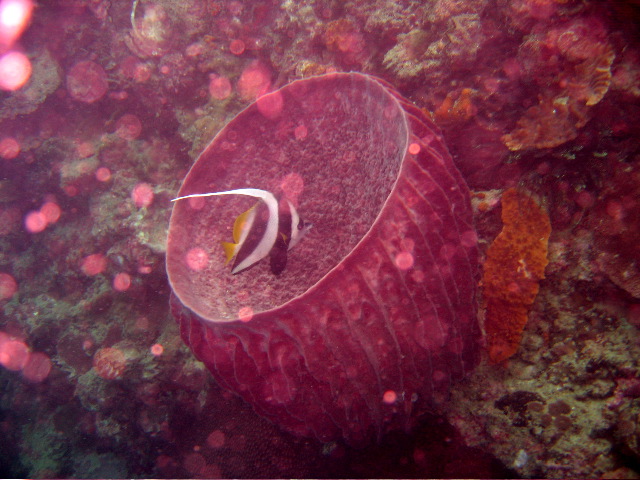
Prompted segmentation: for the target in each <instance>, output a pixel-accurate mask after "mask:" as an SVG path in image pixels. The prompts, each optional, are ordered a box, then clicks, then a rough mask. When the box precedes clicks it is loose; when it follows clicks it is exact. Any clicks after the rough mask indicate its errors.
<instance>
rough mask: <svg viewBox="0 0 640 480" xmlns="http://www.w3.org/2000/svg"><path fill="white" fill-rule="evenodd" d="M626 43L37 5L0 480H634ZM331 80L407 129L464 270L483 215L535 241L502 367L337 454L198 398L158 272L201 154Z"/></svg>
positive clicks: (4, 191) (635, 230) (471, 17)
mask: <svg viewBox="0 0 640 480" xmlns="http://www.w3.org/2000/svg"><path fill="white" fill-rule="evenodd" d="M639 21H640V6H639V5H638V2H636V1H631V0H627V1H617V2H600V1H589V0H511V1H507V0H464V1H463V0H430V1H425V2H413V1H409V0H403V1H390V0H373V1H363V0H348V1H344V2H340V1H333V0H301V1H290V0H272V1H265V2H250V1H240V0H229V1H223V0H183V1H175V0H135V1H133V2H126V1H109V0H60V1H58V2H42V3H41V4H38V5H37V7H36V8H34V10H33V12H32V20H31V24H30V26H29V27H28V28H27V29H26V30H25V31H24V33H23V35H22V37H21V38H20V40H19V43H18V48H19V49H20V50H21V51H23V52H24V54H25V55H26V57H27V58H28V59H29V61H30V64H31V76H30V79H29V80H28V82H27V83H26V84H25V85H24V86H22V87H21V88H18V89H15V90H7V91H2V92H0V169H1V170H0V171H1V172H2V175H1V178H0V363H1V364H2V367H1V368H0V392H1V393H0V428H1V431H2V440H1V441H0V470H1V473H2V474H3V476H4V477H24V478H38V477H85V478H86V477H101V478H109V477H120V478H125V477H136V476H146V477H155V478H161V477H186V476H189V477H219V476H222V477H234V476H235V477H251V476H253V477H258V476H263V477H302V476H318V477H320V476H322V477H325V478H327V477H331V476H343V477H345V476H352V477H364V476H376V477H383V476H403V477H439V476H449V477H465V476H466V477H482V476H484V477H485V478H489V477H495V476H505V475H511V476H527V477H532V476H536V477H547V478H561V477H606V478H629V477H635V478H637V477H638V475H639V473H638V472H639V471H640V467H639V465H640V460H639V458H640V409H639V403H638V402H640V400H639V397H640V366H639V365H638V359H640V345H639V338H640V337H639V330H638V329H639V328H640V247H639V245H638V242H637V239H638V238H640V216H639V215H640V214H639V212H640V208H639V205H638V203H639V202H640V153H639V138H640V136H639V135H638V132H639V130H640V129H639V123H640V45H639V44H638V39H637V35H636V29H637V25H638V23H639ZM3 48H4V47H3ZM352 70H355V71H362V72H365V73H369V74H373V75H376V76H379V77H381V78H383V79H384V80H386V81H388V82H389V83H390V84H392V85H394V86H395V87H396V88H397V89H398V90H399V91H401V93H402V94H403V95H404V96H406V97H407V98H409V99H410V100H411V101H413V102H414V103H415V105H416V106H417V107H418V108H421V109H424V111H426V112H427V111H428V112H432V113H433V118H434V120H435V122H436V123H437V124H438V125H439V126H440V128H441V129H442V131H443V134H444V138H445V140H446V143H447V145H448V147H449V149H450V151H451V153H452V155H453V157H454V160H455V162H456V165H457V166H458V168H459V169H460V171H461V172H462V174H463V176H464V177H465V180H466V181H467V183H468V184H469V187H470V188H471V189H472V190H473V192H474V199H473V203H474V209H475V220H476V226H477V230H478V234H479V242H480V243H479V246H480V250H481V253H482V255H483V259H482V261H483V262H484V258H485V257H486V256H487V255H488V253H487V250H488V248H489V245H490V244H491V242H493V240H494V239H495V238H496V237H497V236H498V234H499V232H500V230H501V229H502V220H501V196H502V192H503V191H505V190H507V189H510V188H514V187H515V188H517V189H518V191H519V192H524V194H527V195H531V196H533V198H535V199H536V201H537V202H538V203H539V205H540V207H541V208H542V209H544V212H545V213H546V214H548V217H549V221H550V224H551V234H550V237H549V239H548V245H547V247H548V254H547V255H548V265H547V266H546V270H545V271H544V277H545V278H544V279H541V280H540V283H539V292H538V295H537V297H536V298H535V300H534V301H533V303H532V305H531V307H530V312H529V313H528V322H527V323H526V325H525V326H524V330H523V331H522V340H521V342H520V344H519V346H517V349H516V352H515V354H513V356H511V357H510V358H509V359H508V360H506V361H504V362H500V363H491V362H490V361H489V355H488V352H486V351H485V353H484V357H485V358H484V359H483V362H482V363H481V365H480V366H479V367H478V368H477V369H476V371H475V372H473V373H472V374H471V375H470V376H469V377H467V378H466V379H464V380H462V381H461V382H459V383H458V384H457V385H456V388H455V389H454V391H453V393H452V396H451V398H450V399H449V400H448V401H447V402H445V403H444V404H443V406H442V408H441V410H440V411H434V412H433V415H432V416H429V417H427V418H425V419H424V423H423V425H422V426H420V427H419V428H416V429H415V430H414V431H413V432H411V433H403V432H397V433H393V434H390V435H389V436H387V437H386V438H385V439H383V441H382V443H381V444H380V445H375V446H371V447H369V448H366V449H363V450H354V449H351V448H349V447H347V446H346V445H344V444H342V443H341V442H332V443H328V444H321V443H319V442H315V441H313V440H308V439H301V438H294V437H291V436H289V435H286V434H284V433H282V432H281V431H279V430H278V429H277V428H276V427H275V426H274V425H271V424H270V423H268V422H266V421H265V420H262V419H260V418H258V417H256V416H255V415H254V414H253V413H252V412H251V410H250V408H249V407H248V406H246V405H245V404H244V403H242V402H241V401H240V400H239V399H237V398H236V397H234V396H232V395H230V394H228V393H226V392H224V391H222V390H221V389H220V388H219V387H218V386H217V385H216V384H215V383H213V382H212V381H211V378H210V376H209V374H208V373H207V371H206V370H205V369H204V368H203V366H202V365H201V364H200V363H198V362H196V361H195V360H194V358H193V357H192V355H191V353H190V352H189V350H188V349H187V348H186V347H185V346H184V345H183V344H182V341H181V340H180V337H179V333H178V329H177V326H176V324H175V322H174V320H173V319H172V318H171V315H170V312H169V305H168V296H169V288H168V286H167V280H166V275H165V269H164V251H165V237H166V228H167V224H168V217H169V213H170V208H171V204H170V199H171V198H173V195H174V194H175V192H176V191H177V190H178V187H179V185H180V183H181V181H182V179H183V178H184V176H185V174H186V172H187V170H188V169H189V167H190V165H191V164H192V163H193V160H194V159H195V158H196V157H197V155H198V154H199V153H200V152H201V151H202V150H203V148H204V146H206V145H207V143H208V142H209V141H210V140H211V138H212V137H213V136H214V135H215V133H216V132H217V131H218V130H219V129H220V128H221V127H222V126H223V125H224V124H225V123H226V122H228V121H229V120H230V119H231V118H233V116H234V115H235V114H236V113H238V112H239V111H240V110H241V109H242V108H244V107H245V106H246V105H247V104H248V103H249V102H251V101H252V100H254V99H255V98H256V97H257V96H259V95H262V94H263V93H266V92H268V91H270V90H272V89H273V88H277V87H279V86H281V85H283V84H285V83H287V82H289V81H291V80H294V79H296V78H302V77H305V76H310V75H315V74H319V73H325V72H329V71H352ZM251 134H252V132H247V135H251ZM239 141H241V139H239ZM538 277H539V275H538ZM483 313H484V312H483ZM480 320H483V319H480Z"/></svg>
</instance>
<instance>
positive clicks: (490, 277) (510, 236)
mask: <svg viewBox="0 0 640 480" xmlns="http://www.w3.org/2000/svg"><path fill="white" fill-rule="evenodd" d="M502 223H503V228H502V231H501V232H500V234H499V235H498V236H497V237H496V239H495V240H494V241H493V243H492V244H491V246H490V247H489V249H488V251H487V259H486V261H485V263H484V272H483V276H482V287H483V293H484V302H485V306H486V313H485V332H486V338H487V346H488V348H489V358H490V360H491V362H492V363H499V362H502V361H504V360H506V359H508V358H509V357H511V356H512V355H513V354H514V353H516V351H517V350H518V346H519V345H520V341H521V339H522V332H523V330H524V327H525V325H526V323H527V318H528V316H529V311H530V310H531V306H532V305H533V302H534V300H535V298H536V296H537V295H538V290H539V283H540V280H542V279H543V278H544V269H545V267H546V266H547V263H548V260H547V246H548V242H549V235H550V233H551V224H550V222H549V215H548V214H547V212H546V211H545V210H544V209H543V208H542V207H540V206H539V205H538V204H537V203H536V201H535V200H534V199H533V198H531V197H530V196H529V195H527V194H525V193H522V192H518V191H517V190H516V189H514V188H512V189H509V190H507V191H505V192H504V193H503V195H502Z"/></svg>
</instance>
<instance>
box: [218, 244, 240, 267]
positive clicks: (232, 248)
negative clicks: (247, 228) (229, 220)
mask: <svg viewBox="0 0 640 480" xmlns="http://www.w3.org/2000/svg"><path fill="white" fill-rule="evenodd" d="M220 243H221V244H222V248H223V249H224V253H225V254H226V256H227V261H226V262H225V265H226V264H227V263H229V262H230V261H231V259H232V258H233V256H234V255H235V254H236V249H237V248H238V244H237V243H231V242H220Z"/></svg>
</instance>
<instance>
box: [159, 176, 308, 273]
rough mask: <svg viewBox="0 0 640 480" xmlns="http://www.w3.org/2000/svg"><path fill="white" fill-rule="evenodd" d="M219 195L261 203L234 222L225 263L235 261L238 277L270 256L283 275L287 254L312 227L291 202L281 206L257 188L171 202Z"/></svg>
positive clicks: (225, 245)
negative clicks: (247, 198)
mask: <svg viewBox="0 0 640 480" xmlns="http://www.w3.org/2000/svg"><path fill="white" fill-rule="evenodd" d="M217 195H246V196H249V197H255V198H259V199H260V200H259V201H258V203H256V204H255V205H254V206H253V207H251V208H250V209H249V210H247V211H246V212H243V213H241V214H240V215H238V217H237V218H236V220H235V222H234V223H233V242H222V248H224V251H225V254H226V256H227V261H226V263H229V262H230V261H231V260H232V259H234V258H235V260H234V262H233V266H232V268H231V273H232V274H233V275H236V274H238V273H240V272H242V271H244V270H246V269H247V268H249V267H252V266H254V265H255V264H256V263H258V262H259V261H260V260H262V259H263V258H265V257H266V256H267V255H269V257H270V264H271V271H272V272H273V274H274V275H279V274H280V273H282V271H283V270H284V268H285V267H286V265H287V253H288V251H289V250H291V249H292V248H293V247H295V246H296V244H297V243H298V242H299V241H300V240H301V239H302V237H304V235H305V234H306V233H307V232H308V231H309V229H310V228H311V226H312V225H311V224H310V223H305V222H304V220H302V218H301V217H300V215H298V212H297V210H296V208H295V207H294V206H293V203H291V202H290V201H289V200H288V199H286V203H285V202H283V207H284V208H280V203H279V202H278V200H277V199H276V197H275V195H273V193H271V192H268V191H266V190H259V189H257V188H239V189H236V190H228V191H225V192H211V193H194V194H192V195H185V196H184V197H178V198H174V199H173V200H171V201H172V202H175V201H177V200H183V199H185V198H197V197H212V196H217Z"/></svg>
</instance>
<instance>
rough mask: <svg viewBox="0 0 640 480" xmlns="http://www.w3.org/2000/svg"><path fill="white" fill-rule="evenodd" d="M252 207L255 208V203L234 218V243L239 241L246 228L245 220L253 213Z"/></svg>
mask: <svg viewBox="0 0 640 480" xmlns="http://www.w3.org/2000/svg"><path fill="white" fill-rule="evenodd" d="M254 208H255V205H254V206H253V207H251V208H250V209H249V210H247V211H246V212H243V213H241V214H240V215H238V218H236V221H235V222H233V241H234V242H235V243H236V244H238V243H240V238H241V236H242V231H243V230H244V229H245V228H247V221H248V219H249V215H253V214H254V212H253V209H254ZM227 261H228V260H227Z"/></svg>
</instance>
